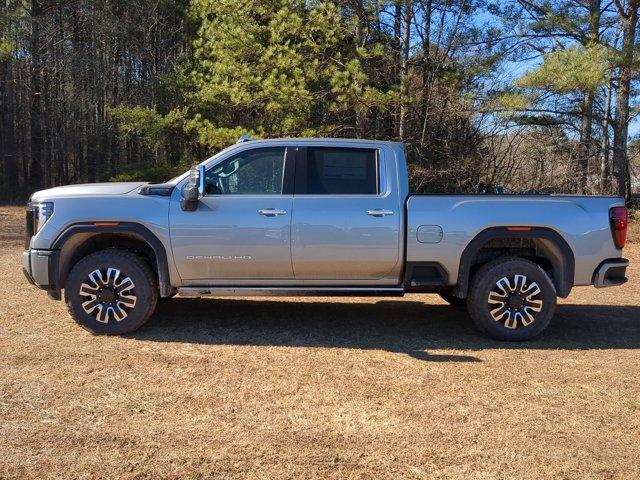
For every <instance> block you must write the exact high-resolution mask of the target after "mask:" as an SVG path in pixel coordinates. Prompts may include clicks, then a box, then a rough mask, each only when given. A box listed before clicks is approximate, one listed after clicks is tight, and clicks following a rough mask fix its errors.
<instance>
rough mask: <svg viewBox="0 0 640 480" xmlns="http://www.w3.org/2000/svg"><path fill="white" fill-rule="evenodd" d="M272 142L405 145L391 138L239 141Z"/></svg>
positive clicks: (249, 141)
mask: <svg viewBox="0 0 640 480" xmlns="http://www.w3.org/2000/svg"><path fill="white" fill-rule="evenodd" d="M272 142H274V143H275V142H299V143H333V142H343V143H372V142H375V143H386V144H390V145H400V146H401V145H403V143H402V142H393V141H390V140H376V139H375V138H337V137H336V138H333V137H332V138H327V137H317V138H315V137H314V138H295V137H294V138H287V137H285V138H261V139H251V140H245V141H243V142H239V143H272Z"/></svg>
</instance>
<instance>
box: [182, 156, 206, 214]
mask: <svg viewBox="0 0 640 480" xmlns="http://www.w3.org/2000/svg"><path fill="white" fill-rule="evenodd" d="M204 176H205V168H204V165H198V166H197V167H193V168H191V170H190V171H189V181H188V182H187V184H186V185H185V186H184V188H183V189H182V192H181V195H182V198H181V199H180V207H181V208H182V210H184V211H185V212H193V211H195V210H197V208H198V202H199V201H200V198H202V197H203V196H204V193H205V192H204Z"/></svg>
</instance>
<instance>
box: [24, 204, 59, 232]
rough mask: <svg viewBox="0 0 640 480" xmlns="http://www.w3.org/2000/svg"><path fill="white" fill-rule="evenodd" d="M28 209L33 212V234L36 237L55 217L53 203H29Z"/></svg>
mask: <svg viewBox="0 0 640 480" xmlns="http://www.w3.org/2000/svg"><path fill="white" fill-rule="evenodd" d="M27 209H28V210H31V212H32V218H33V234H34V235H35V234H36V233H38V232H39V231H40V229H41V228H42V226H43V225H44V224H45V222H46V221H47V220H49V218H51V215H53V202H29V204H28V205H27Z"/></svg>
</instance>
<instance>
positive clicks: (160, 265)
mask: <svg viewBox="0 0 640 480" xmlns="http://www.w3.org/2000/svg"><path fill="white" fill-rule="evenodd" d="M79 233H95V234H102V233H129V234H131V233H133V234H135V235H138V236H140V237H141V238H142V239H143V240H144V241H145V242H146V243H147V244H148V245H149V246H150V247H151V249H152V250H153V253H154V255H155V257H156V267H157V270H158V285H159V288H160V296H161V297H166V296H169V295H170V294H171V291H172V287H171V281H170V278H169V263H168V260H167V251H166V249H165V248H164V245H163V244H162V242H161V241H160V240H159V239H158V237H156V235H155V234H154V233H153V232H151V230H149V229H148V228H147V227H145V226H144V225H141V224H139V223H135V222H116V221H113V222H111V221H95V222H81V223H74V224H72V225H69V226H68V227H67V228H66V229H64V230H63V231H62V233H60V235H58V236H57V237H56V239H55V240H54V242H53V244H52V247H51V248H52V249H53V250H57V251H60V250H62V247H63V246H64V244H65V243H66V242H67V241H68V240H70V239H71V238H72V237H73V236H74V235H77V234H79ZM56 257H57V258H58V262H59V255H57V256H56ZM54 270H55V276H56V278H55V285H57V286H58V287H57V289H58V290H59V289H60V288H61V285H62V280H63V279H61V278H60V272H61V269H60V268H59V265H57V266H56V268H55V269H54Z"/></svg>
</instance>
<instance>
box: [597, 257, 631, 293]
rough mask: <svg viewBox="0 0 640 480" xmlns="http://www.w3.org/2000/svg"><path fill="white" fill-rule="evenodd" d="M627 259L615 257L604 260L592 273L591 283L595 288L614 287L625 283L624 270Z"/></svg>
mask: <svg viewBox="0 0 640 480" xmlns="http://www.w3.org/2000/svg"><path fill="white" fill-rule="evenodd" d="M628 266H629V260H627V259H626V258H615V259H610V260H605V261H604V262H602V263H601V264H600V265H598V268H596V271H595V272H594V273H593V285H594V286H595V287H596V288H603V287H616V286H618V285H622V284H624V283H627V277H626V271H627V267H628Z"/></svg>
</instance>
